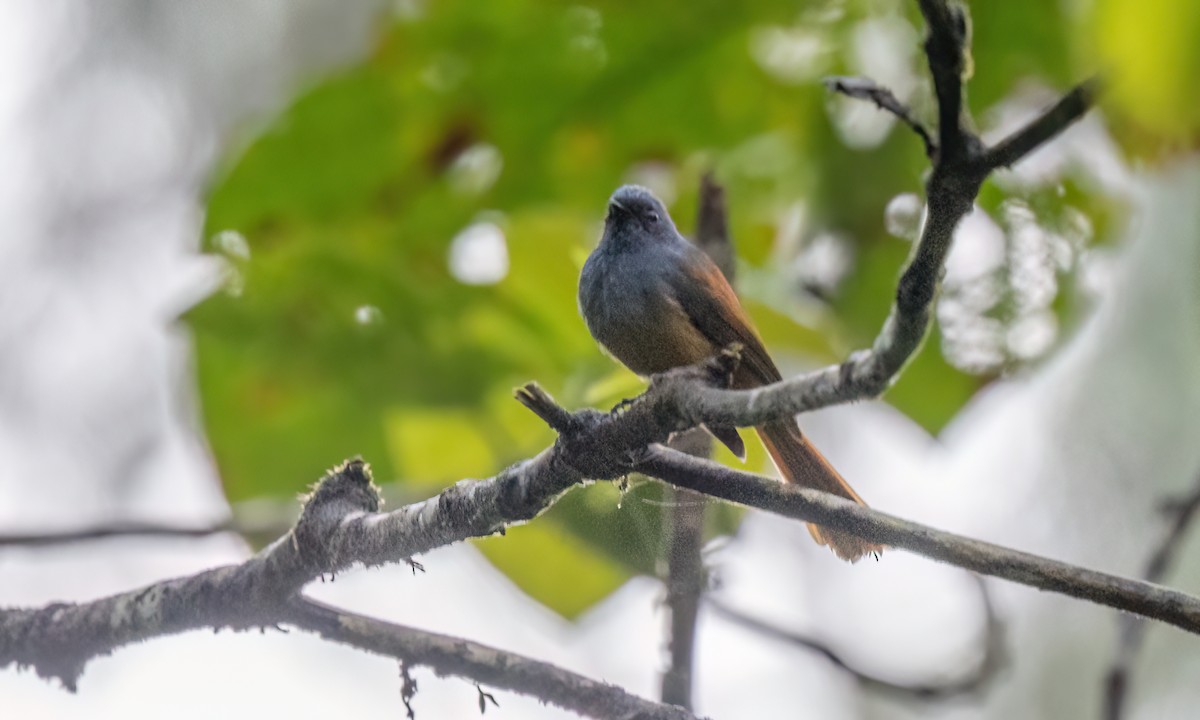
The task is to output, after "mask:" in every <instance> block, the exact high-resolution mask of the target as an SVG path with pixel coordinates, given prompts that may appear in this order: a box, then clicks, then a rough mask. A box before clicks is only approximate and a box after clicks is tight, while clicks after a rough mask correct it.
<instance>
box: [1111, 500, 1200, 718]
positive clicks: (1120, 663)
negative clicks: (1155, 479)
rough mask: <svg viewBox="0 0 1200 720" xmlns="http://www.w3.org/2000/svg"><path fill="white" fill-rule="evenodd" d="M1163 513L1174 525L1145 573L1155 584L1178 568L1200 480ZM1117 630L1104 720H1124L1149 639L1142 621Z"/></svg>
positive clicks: (1128, 621)
mask: <svg viewBox="0 0 1200 720" xmlns="http://www.w3.org/2000/svg"><path fill="white" fill-rule="evenodd" d="M1163 510H1164V512H1166V513H1169V514H1170V517H1171V522H1170V525H1169V526H1168V527H1167V531H1166V533H1165V534H1164V536H1163V539H1162V542H1160V543H1159V544H1158V547H1157V548H1155V550H1154V553H1153V554H1151V556H1150V560H1149V562H1147V563H1146V572H1145V573H1143V577H1145V578H1146V580H1147V581H1149V582H1153V583H1157V582H1162V581H1163V580H1164V579H1165V578H1166V577H1167V573H1168V572H1169V571H1170V568H1171V567H1172V566H1173V565H1174V564H1175V558H1176V556H1177V555H1178V554H1179V550H1180V548H1181V546H1182V545H1183V540H1184V538H1185V537H1186V536H1187V531H1188V528H1189V527H1191V524H1192V521H1193V520H1194V519H1195V518H1196V513H1197V511H1200V479H1198V480H1197V484H1196V487H1195V488H1193V489H1192V491H1191V493H1189V494H1188V495H1187V496H1185V497H1183V498H1182V499H1179V500H1176V501H1175V502H1173V503H1170V504H1169V505H1168V506H1167V507H1165V508H1164V509H1163ZM1117 627H1118V640H1117V643H1118V644H1117V652H1116V657H1114V658H1113V663H1112V665H1111V666H1110V668H1109V671H1108V674H1107V675H1106V676H1105V681H1104V717H1105V718H1107V720H1121V717H1122V715H1123V714H1124V709H1125V698H1126V695H1127V694H1128V691H1129V678H1130V675H1132V674H1133V666H1134V663H1135V662H1136V661H1137V656H1138V652H1139V651H1140V650H1141V649H1142V642H1143V640H1145V638H1146V623H1145V621H1144V620H1142V619H1141V618H1137V617H1134V616H1132V615H1118V616H1117Z"/></svg>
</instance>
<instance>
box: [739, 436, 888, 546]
mask: <svg viewBox="0 0 1200 720" xmlns="http://www.w3.org/2000/svg"><path fill="white" fill-rule="evenodd" d="M757 430H758V435H759V437H761V438H762V441H763V445H765V446H766V447H767V452H768V453H770V455H771V459H772V460H774V461H775V467H776V468H778V469H779V473H780V474H781V475H782V476H783V479H784V481H785V482H789V483H794V484H796V485H800V486H801V487H809V488H814V489H816V490H824V491H825V492H828V493H833V494H834V495H837V496H839V497H844V498H846V499H847V500H853V501H854V502H856V503H858V504H859V505H866V503H865V502H863V499H862V498H860V497H859V496H858V493H856V492H854V490H853V489H852V488H851V487H850V485H848V484H847V483H846V481H845V480H843V479H842V476H841V475H839V474H838V471H837V470H834V469H833V466H832V465H830V464H829V461H828V460H826V459H825V458H824V457H823V456H822V455H821V453H819V452H817V449H816V448H815V447H813V446H812V445H811V444H809V442H808V440H806V439H805V437H804V435H802V434H801V433H800V428H799V426H797V425H796V421H794V420H791V419H788V420H780V421H777V422H773V423H768V424H766V425H763V426H761V427H759V428H757ZM808 531H809V532H810V533H812V536H813V539H814V540H816V541H817V542H818V543H819V544H821V545H827V546H828V547H829V549H830V550H833V552H834V554H835V555H837V556H838V557H840V558H841V559H843V560H848V561H849V562H855V561H856V560H858V559H859V558H861V557H863V556H864V555H867V554H878V553H880V552H882V551H883V546H882V545H876V544H874V543H871V542H868V541H866V540H863V539H862V538H859V537H856V536H854V535H850V534H848V533H844V532H838V531H837V530H830V529H828V528H823V527H820V526H819V525H813V524H811V523H809V526H808Z"/></svg>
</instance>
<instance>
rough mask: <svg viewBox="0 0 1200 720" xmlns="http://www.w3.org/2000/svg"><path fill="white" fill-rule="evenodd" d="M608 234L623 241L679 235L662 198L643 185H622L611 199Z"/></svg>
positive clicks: (635, 243) (636, 242)
mask: <svg viewBox="0 0 1200 720" xmlns="http://www.w3.org/2000/svg"><path fill="white" fill-rule="evenodd" d="M604 235H605V237H606V238H608V239H610V240H613V241H615V242H617V243H619V244H621V245H625V246H630V247H637V246H638V245H639V244H644V243H648V242H654V241H660V242H673V241H675V240H676V239H677V238H678V237H679V232H678V231H677V230H676V229H675V223H673V222H672V221H671V216H670V215H668V214H667V209H666V208H665V207H664V206H663V204H662V201H661V200H659V199H658V198H657V197H655V196H654V193H652V192H650V191H649V190H647V189H646V188H644V187H642V186H641V185H622V186H621V187H619V188H617V191H616V192H614V193H613V194H612V197H610V198H609V199H608V215H607V216H606V217H605V219H604Z"/></svg>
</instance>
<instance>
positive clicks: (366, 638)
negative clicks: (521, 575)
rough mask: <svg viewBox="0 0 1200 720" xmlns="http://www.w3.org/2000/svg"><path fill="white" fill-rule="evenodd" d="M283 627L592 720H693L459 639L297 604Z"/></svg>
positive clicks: (548, 666)
mask: <svg viewBox="0 0 1200 720" xmlns="http://www.w3.org/2000/svg"><path fill="white" fill-rule="evenodd" d="M281 620H282V621H284V622H287V623H289V624H291V625H295V626H296V627H299V628H301V629H304V630H307V631H309V632H313V633H316V634H317V635H320V636H321V637H323V638H325V639H327V640H332V641H334V642H338V643H342V644H344V645H349V646H351V647H355V648H360V649H363V650H368V651H370V652H373V653H376V654H379V655H385V656H387V657H391V658H396V659H397V660H401V661H403V662H404V664H405V666H406V667H411V666H417V665H420V666H424V667H428V668H429V669H431V670H433V671H434V672H435V673H437V674H438V675H456V676H459V677H467V678H471V679H472V680H474V681H475V682H477V683H482V684H484V685H487V686H489V687H494V688H500V689H503V690H511V691H513V692H517V693H521V694H523V695H531V696H533V697H536V698H538V699H539V700H541V701H543V702H546V703H549V704H551V705H555V706H557V707H560V708H563V709H564V710H570V711H572V712H575V713H579V714H580V715H583V716H585V717H593V718H644V719H645V720H694V718H695V716H694V715H692V713H690V712H688V711H687V710H684V709H683V708H681V707H676V706H674V705H666V704H660V703H656V702H652V701H649V700H644V699H642V698H640V697H638V696H636V695H631V694H630V693H628V692H625V691H624V690H622V689H621V688H619V687H617V686H616V685H609V684H608V683H603V682H598V681H596V680H592V679H590V678H587V677H584V676H582V675H578V674H576V673H573V672H570V671H568V670H563V669H562V668H559V667H556V666H554V665H551V664H549V663H545V662H541V661H540V660H534V659H532V658H527V657H523V656H521V655H515V654H513V653H509V652H505V651H503V650H499V649H497V648H493V647H488V646H487V645H483V644H480V643H476V642H471V641H469V640H463V639H462V638H456V637H451V636H449V635H440V634H438V633H432V632H426V631H424V630H417V629H415V628H410V627H405V626H403V625H396V624H394V623H389V622H385V621H383V620H377V619H374V618H369V617H366V616H363V615H358V614H355V613H351V612H347V611H345V610H341V609H338V608H334V607H330V606H328V605H324V604H322V603H318V602H316V601H313V600H307V599H297V600H295V601H293V602H292V603H290V604H289V605H288V607H287V608H286V611H285V613H284V616H283V617H282V618H281Z"/></svg>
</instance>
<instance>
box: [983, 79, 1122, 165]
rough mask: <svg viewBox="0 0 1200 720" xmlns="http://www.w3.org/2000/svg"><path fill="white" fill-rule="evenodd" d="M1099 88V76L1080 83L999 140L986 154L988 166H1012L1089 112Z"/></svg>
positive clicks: (984, 158) (985, 158) (985, 161)
mask: <svg viewBox="0 0 1200 720" xmlns="http://www.w3.org/2000/svg"><path fill="white" fill-rule="evenodd" d="M1099 90H1100V81H1099V80H1097V79H1096V78H1091V79H1090V80H1086V81H1084V82H1082V83H1080V84H1079V85H1077V86H1076V87H1075V89H1074V90H1072V91H1071V92H1069V93H1067V94H1066V95H1064V96H1063V97H1062V98H1061V99H1060V100H1059V101H1058V102H1057V103H1055V104H1054V106H1053V107H1051V108H1050V109H1049V110H1047V111H1045V112H1044V113H1042V114H1041V115H1039V116H1038V117H1037V118H1036V119H1034V120H1033V121H1032V122H1030V123H1029V124H1028V125H1026V126H1025V127H1023V128H1021V129H1020V130H1018V131H1016V132H1015V133H1013V134H1012V135H1009V136H1008V137H1006V138H1004V139H1003V140H1001V141H1000V142H998V143H996V145H995V146H993V147H992V148H991V149H990V150H988V151H987V153H985V154H984V157H983V164H984V166H985V167H986V168H987V169H988V170H989V171H990V170H995V169H997V168H1002V167H1010V166H1012V165H1013V163H1015V162H1017V161H1018V160H1020V159H1021V158H1023V157H1025V156H1026V155H1028V154H1029V153H1031V152H1033V151H1034V150H1036V149H1037V148H1038V147H1040V146H1041V145H1042V144H1044V143H1046V142H1047V141H1049V140H1051V139H1053V138H1054V137H1055V136H1056V135H1058V134H1059V133H1061V132H1062V131H1063V130H1066V129H1067V128H1068V127H1069V126H1071V125H1072V124H1073V123H1074V122H1075V121H1076V120H1079V119H1080V118H1081V117H1083V116H1084V114H1086V113H1087V111H1088V110H1089V109H1090V108H1091V107H1092V104H1093V103H1094V102H1095V100H1096V94H1097V92H1099Z"/></svg>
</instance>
